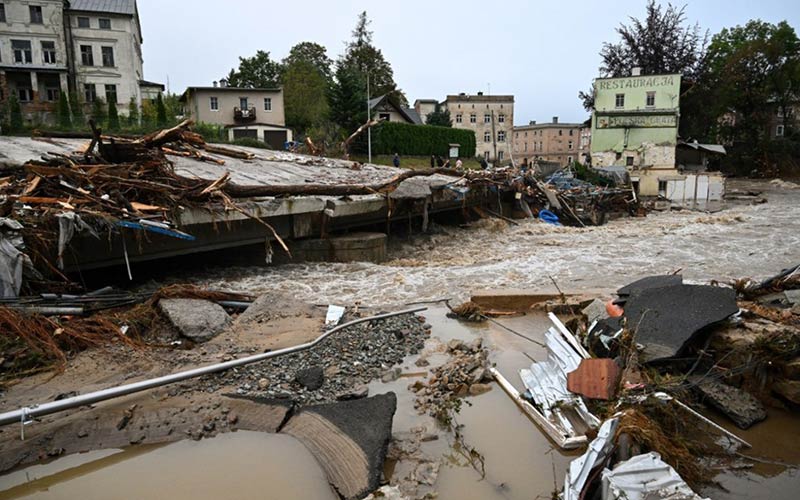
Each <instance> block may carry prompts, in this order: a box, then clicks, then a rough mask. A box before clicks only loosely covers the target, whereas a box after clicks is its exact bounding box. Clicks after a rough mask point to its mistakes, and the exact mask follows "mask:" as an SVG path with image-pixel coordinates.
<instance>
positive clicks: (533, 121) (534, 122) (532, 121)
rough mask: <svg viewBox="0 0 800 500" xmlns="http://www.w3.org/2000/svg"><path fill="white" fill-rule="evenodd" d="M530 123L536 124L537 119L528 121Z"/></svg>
mask: <svg viewBox="0 0 800 500" xmlns="http://www.w3.org/2000/svg"><path fill="white" fill-rule="evenodd" d="M528 125H536V120H531V121H529V122H528Z"/></svg>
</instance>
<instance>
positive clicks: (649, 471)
mask: <svg viewBox="0 0 800 500" xmlns="http://www.w3.org/2000/svg"><path fill="white" fill-rule="evenodd" d="M623 498H624V499H626V500H648V499H652V498H660V499H665V500H703V499H702V497H700V495H698V494H696V493H695V492H694V491H692V489H691V488H689V485H687V484H686V481H684V480H683V478H681V476H680V475H678V473H677V472H675V469H673V468H672V467H670V466H669V464H667V463H665V462H664V461H663V460H661V455H659V454H658V453H655V452H650V453H645V454H644V455H637V456H635V457H632V458H631V459H629V460H626V461H625V462H621V463H619V464H617V466H616V467H615V468H614V470H613V471H611V470H608V469H605V470H604V471H603V500H617V499H623ZM705 500H708V499H705Z"/></svg>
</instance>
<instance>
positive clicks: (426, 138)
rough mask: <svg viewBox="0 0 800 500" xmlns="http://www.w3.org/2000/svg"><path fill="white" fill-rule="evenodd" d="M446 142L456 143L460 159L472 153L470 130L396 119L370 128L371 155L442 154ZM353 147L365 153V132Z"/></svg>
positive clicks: (472, 142)
mask: <svg viewBox="0 0 800 500" xmlns="http://www.w3.org/2000/svg"><path fill="white" fill-rule="evenodd" d="M450 144H459V145H460V149H459V155H460V156H461V157H462V158H472V157H473V156H475V133H474V132H472V131H471V130H460V129H454V128H448V127H436V126H433V125H411V124H408V123H396V122H381V123H380V124H378V125H376V126H374V127H372V154H374V155H381V154H385V155H390V154H394V153H398V154H400V155H407V156H426V155H427V156H430V155H432V154H435V155H440V156H443V157H446V156H447V155H448V152H449V147H450ZM353 150H354V151H355V152H357V153H362V154H363V153H366V152H367V138H366V133H364V134H362V135H361V136H360V137H359V138H358V141H357V143H356V144H355V145H354V147H353Z"/></svg>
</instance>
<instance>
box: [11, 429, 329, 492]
mask: <svg viewBox="0 0 800 500" xmlns="http://www.w3.org/2000/svg"><path fill="white" fill-rule="evenodd" d="M0 490H2V491H0V499H12V498H14V499H17V498H36V499H53V500H56V499H64V500H67V499H77V498H80V499H83V500H93V499H97V500H112V499H120V500H122V499H133V498H170V499H176V500H179V499H187V500H188V499H196V500H206V499H207V500H216V499H220V498H254V499H255V498H313V499H319V500H334V499H336V498H338V496H337V495H336V494H335V493H334V492H333V490H332V489H331V488H330V486H329V485H328V481H327V479H326V478H325V473H324V472H323V471H322V469H321V468H320V466H319V465H318V464H317V462H316V461H315V460H314V457H313V456H312V455H311V453H310V452H309V451H308V450H307V449H306V448H305V447H304V446H303V445H302V444H301V443H300V442H299V441H297V440H296V439H294V438H292V437H290V436H285V435H282V434H266V433H259V432H246V431H240V432H234V433H230V434H222V435H219V436H217V437H214V438H212V439H204V440H202V441H188V440H187V441H180V442H177V443H172V444H168V445H164V446H146V445H145V446H134V447H131V448H128V449H126V450H103V451H97V452H90V453H84V454H80V455H72V456H69V457H65V458H62V459H59V460H56V461H54V462H51V463H49V464H45V465H35V466H33V467H28V468H26V469H24V470H21V471H17V472H14V473H11V474H8V475H6V476H3V477H0Z"/></svg>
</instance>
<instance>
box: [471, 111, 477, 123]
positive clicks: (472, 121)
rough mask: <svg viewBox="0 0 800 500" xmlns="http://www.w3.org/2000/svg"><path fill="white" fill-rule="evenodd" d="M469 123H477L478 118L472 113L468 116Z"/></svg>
mask: <svg viewBox="0 0 800 500" xmlns="http://www.w3.org/2000/svg"><path fill="white" fill-rule="evenodd" d="M469 122H470V123H477V122H478V116H477V115H476V114H475V113H472V114H471V115H469Z"/></svg>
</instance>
